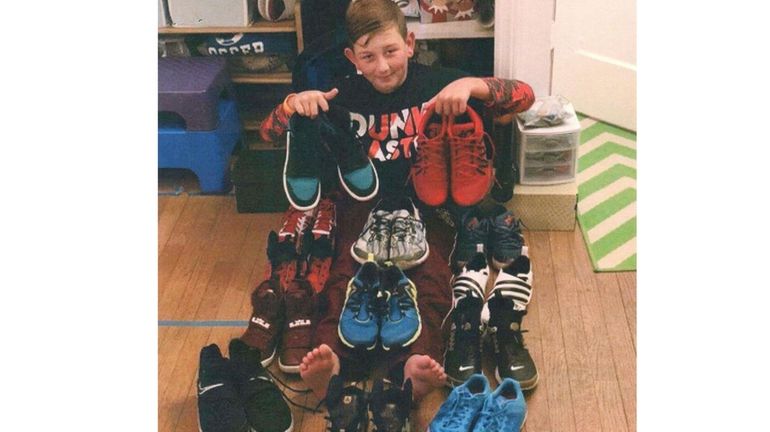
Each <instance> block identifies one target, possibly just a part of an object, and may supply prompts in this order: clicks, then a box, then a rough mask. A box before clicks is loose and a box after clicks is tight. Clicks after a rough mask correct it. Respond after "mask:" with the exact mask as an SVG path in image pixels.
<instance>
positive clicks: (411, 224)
mask: <svg viewBox="0 0 770 432" xmlns="http://www.w3.org/2000/svg"><path fill="white" fill-rule="evenodd" d="M392 214H393V224H392V225H391V228H390V244H389V246H390V247H389V253H388V260H389V261H391V262H393V263H394V264H396V265H397V266H399V267H400V268H401V269H402V270H408V269H410V268H412V267H415V266H417V265H420V264H422V263H423V262H424V261H425V260H426V259H428V253H429V252H430V248H429V247H428V242H427V239H426V236H427V233H426V232H425V223H424V222H423V221H422V219H421V218H420V211H419V210H417V207H415V205H414V203H413V202H412V200H411V199H409V198H404V199H403V200H402V202H401V204H400V205H399V210H396V211H394V212H393V213H392Z"/></svg>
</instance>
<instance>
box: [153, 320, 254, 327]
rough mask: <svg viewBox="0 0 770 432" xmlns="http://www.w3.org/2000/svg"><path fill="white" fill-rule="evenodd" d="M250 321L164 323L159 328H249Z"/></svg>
mask: <svg viewBox="0 0 770 432" xmlns="http://www.w3.org/2000/svg"><path fill="white" fill-rule="evenodd" d="M248 325H249V322H248V321H162V320H158V327H247V326H248Z"/></svg>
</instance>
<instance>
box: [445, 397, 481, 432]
mask: <svg viewBox="0 0 770 432" xmlns="http://www.w3.org/2000/svg"><path fill="white" fill-rule="evenodd" d="M472 402H473V398H472V397H468V398H457V400H456V401H455V403H454V404H452V408H451V409H450V410H449V411H448V412H449V413H450V415H449V418H447V419H445V422H444V424H443V426H444V427H459V426H461V425H462V421H461V420H464V419H467V418H469V417H470V414H471V413H472V412H473V411H475V410H474V408H473V403H472Z"/></svg>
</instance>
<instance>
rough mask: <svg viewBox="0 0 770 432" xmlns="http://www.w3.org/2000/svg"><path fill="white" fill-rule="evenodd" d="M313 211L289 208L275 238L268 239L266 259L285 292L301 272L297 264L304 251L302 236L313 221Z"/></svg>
mask: <svg viewBox="0 0 770 432" xmlns="http://www.w3.org/2000/svg"><path fill="white" fill-rule="evenodd" d="M314 216H315V211H314V210H309V211H302V210H297V209H296V208H294V207H289V208H288V209H287V210H286V212H285V213H284V215H283V222H282V224H281V228H280V229H279V230H278V234H277V236H272V235H271V236H270V237H269V238H268V258H269V259H270V263H271V266H272V268H273V269H274V271H275V272H276V273H277V274H278V279H279V280H280V281H281V289H282V290H284V291H285V290H286V289H287V288H288V287H289V284H290V283H291V281H293V280H294V279H295V278H296V277H297V273H298V272H299V271H301V269H299V268H298V267H297V263H298V262H300V261H301V255H302V252H303V250H304V249H305V248H304V247H303V245H302V241H303V239H304V237H305V236H304V234H305V232H307V230H308V227H309V226H310V224H311V223H312V221H313V218H314Z"/></svg>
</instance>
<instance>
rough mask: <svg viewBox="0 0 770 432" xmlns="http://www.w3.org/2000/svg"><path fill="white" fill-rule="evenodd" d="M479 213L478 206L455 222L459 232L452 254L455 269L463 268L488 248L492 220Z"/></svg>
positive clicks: (456, 235) (467, 211)
mask: <svg viewBox="0 0 770 432" xmlns="http://www.w3.org/2000/svg"><path fill="white" fill-rule="evenodd" d="M479 213H480V212H479V211H478V209H477V208H473V209H469V210H466V211H465V213H464V214H462V215H461V216H460V220H459V221H458V222H457V223H455V226H456V228H457V233H456V234H455V243H454V247H453V248H452V255H451V256H452V261H451V262H452V263H453V264H454V268H455V269H462V268H463V267H464V266H465V264H466V263H467V262H468V261H470V260H471V259H472V258H473V257H474V255H476V253H477V252H486V250H487V246H488V242H489V233H490V231H491V230H492V227H491V221H490V219H489V218H487V217H484V216H482V215H481V214H479Z"/></svg>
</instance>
